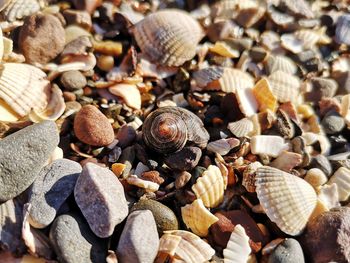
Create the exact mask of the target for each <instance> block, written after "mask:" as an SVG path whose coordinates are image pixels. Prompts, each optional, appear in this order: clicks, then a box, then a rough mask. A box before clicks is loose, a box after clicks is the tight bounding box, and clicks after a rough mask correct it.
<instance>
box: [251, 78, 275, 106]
mask: <svg viewBox="0 0 350 263" xmlns="http://www.w3.org/2000/svg"><path fill="white" fill-rule="evenodd" d="M253 94H254V96H255V98H256V100H257V102H258V105H259V111H260V112H262V111H266V110H271V111H272V112H275V111H276V110H277V107H278V102H277V98H276V96H275V95H274V94H273V93H272V89H271V86H270V83H269V81H268V80H267V79H266V78H262V79H261V80H259V81H258V82H257V83H256V84H255V86H254V88H253Z"/></svg>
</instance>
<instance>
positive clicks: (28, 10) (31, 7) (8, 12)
mask: <svg viewBox="0 0 350 263" xmlns="http://www.w3.org/2000/svg"><path fill="white" fill-rule="evenodd" d="M44 4H45V2H44V1H43V0H12V1H11V2H10V3H9V4H8V5H7V6H6V8H5V9H4V10H3V11H2V14H1V15H2V16H3V17H4V18H5V20H6V21H8V22H13V21H16V20H21V19H23V18H25V17H27V16H30V15H32V14H35V13H37V12H39V11H40V9H41V8H43V7H44Z"/></svg>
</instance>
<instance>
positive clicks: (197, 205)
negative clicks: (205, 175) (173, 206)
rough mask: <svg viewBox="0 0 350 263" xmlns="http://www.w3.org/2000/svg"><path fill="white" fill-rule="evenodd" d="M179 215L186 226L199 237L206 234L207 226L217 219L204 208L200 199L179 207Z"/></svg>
mask: <svg viewBox="0 0 350 263" xmlns="http://www.w3.org/2000/svg"><path fill="white" fill-rule="evenodd" d="M181 215H182V220H183V221H184V223H185V224H186V226H187V227H188V228H190V229H191V230H192V232H193V233H195V234H196V235H198V236H200V237H205V236H207V235H208V230H209V227H210V226H211V225H212V224H214V223H215V222H217V221H218V220H219V219H218V218H217V217H216V216H214V215H213V214H212V213H210V211H209V210H208V209H207V208H205V206H204V205H203V201H202V200H201V199H196V200H194V201H193V203H192V204H189V205H186V206H184V207H181Z"/></svg>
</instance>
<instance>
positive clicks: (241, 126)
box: [227, 118, 254, 138]
mask: <svg viewBox="0 0 350 263" xmlns="http://www.w3.org/2000/svg"><path fill="white" fill-rule="evenodd" d="M227 128H228V129H229V130H230V132H232V134H233V135H234V136H236V137H237V138H241V137H249V136H250V134H251V133H252V132H253V130H254V124H253V122H252V121H251V120H250V119H249V118H243V119H241V120H239V121H235V122H230V123H229V124H228V125H227Z"/></svg>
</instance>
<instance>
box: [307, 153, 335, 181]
mask: <svg viewBox="0 0 350 263" xmlns="http://www.w3.org/2000/svg"><path fill="white" fill-rule="evenodd" d="M311 168H318V169H320V170H322V172H324V173H325V175H327V176H328V177H329V176H331V174H332V165H331V163H330V162H329V160H328V159H327V157H325V156H324V155H321V154H319V155H317V156H315V157H312V160H311V163H310V166H309V169H311Z"/></svg>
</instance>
